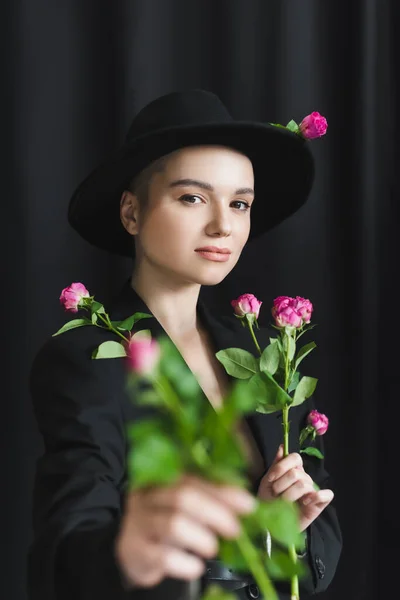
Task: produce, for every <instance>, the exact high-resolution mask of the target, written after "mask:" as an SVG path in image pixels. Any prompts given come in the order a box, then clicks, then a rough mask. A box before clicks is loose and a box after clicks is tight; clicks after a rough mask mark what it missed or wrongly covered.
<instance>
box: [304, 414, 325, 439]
mask: <svg viewBox="0 0 400 600" xmlns="http://www.w3.org/2000/svg"><path fill="white" fill-rule="evenodd" d="M307 423H308V424H309V425H311V427H313V429H314V430H315V433H316V434H317V435H324V433H326V432H327V431H328V427H329V419H328V417H327V416H326V415H324V414H323V413H320V412H318V411H317V410H312V411H311V412H310V413H309V415H308V417H307Z"/></svg>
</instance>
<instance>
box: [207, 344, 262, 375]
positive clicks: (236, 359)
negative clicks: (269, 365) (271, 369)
mask: <svg viewBox="0 0 400 600" xmlns="http://www.w3.org/2000/svg"><path fill="white" fill-rule="evenodd" d="M215 356H216V357H217V359H218V360H219V361H220V362H221V363H222V364H223V365H224V367H225V370H226V372H227V373H228V375H231V376H232V377H237V378H238V379H249V378H250V377H251V376H252V375H254V374H255V373H258V372H259V370H260V369H259V364H258V360H257V359H256V358H255V356H253V354H251V353H250V352H247V350H243V349H242V348H227V349H226V350H220V351H219V352H217V353H216V355H215Z"/></svg>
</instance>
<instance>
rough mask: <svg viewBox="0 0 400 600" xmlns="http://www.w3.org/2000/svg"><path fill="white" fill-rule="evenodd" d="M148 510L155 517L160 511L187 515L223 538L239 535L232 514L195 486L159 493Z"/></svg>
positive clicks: (220, 503)
mask: <svg viewBox="0 0 400 600" xmlns="http://www.w3.org/2000/svg"><path fill="white" fill-rule="evenodd" d="M149 499H150V496H149ZM147 508H148V510H149V512H151V513H152V514H154V509H157V508H159V509H160V508H161V509H162V510H163V511H168V512H169V514H174V515H176V514H178V513H184V514H185V515H186V517H190V518H191V519H192V520H194V521H196V522H198V523H200V524H202V525H205V526H206V527H209V528H210V529H212V530H213V531H214V532H216V533H218V534H219V535H221V536H223V537H228V538H233V537H235V536H237V535H238V534H239V532H240V523H239V520H238V518H237V516H236V515H235V513H234V512H233V510H232V509H231V508H229V507H228V506H226V505H224V504H223V503H222V502H219V501H218V500H217V499H216V498H214V497H212V496H211V495H210V494H206V493H204V491H203V490H201V489H200V488H196V487H194V486H190V485H188V486H182V487H181V488H175V489H172V488H169V489H167V488H165V489H163V490H161V489H160V490H157V491H156V492H155V493H154V494H153V495H152V496H151V500H150V501H149V503H148V506H147Z"/></svg>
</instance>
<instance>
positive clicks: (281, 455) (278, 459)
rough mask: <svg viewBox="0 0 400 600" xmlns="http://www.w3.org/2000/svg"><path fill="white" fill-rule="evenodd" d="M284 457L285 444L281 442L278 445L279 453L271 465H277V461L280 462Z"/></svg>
mask: <svg viewBox="0 0 400 600" xmlns="http://www.w3.org/2000/svg"><path fill="white" fill-rule="evenodd" d="M282 458H283V444H280V445H279V447H278V450H277V453H276V454H275V458H274V460H273V461H272V463H271V467H272V466H273V465H275V464H276V463H277V462H279V461H280V460H281V459H282ZM271 467H270V468H271Z"/></svg>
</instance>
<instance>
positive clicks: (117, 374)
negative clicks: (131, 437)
mask: <svg viewBox="0 0 400 600" xmlns="http://www.w3.org/2000/svg"><path fill="white" fill-rule="evenodd" d="M89 329H90V330H91V331H92V332H93V331H94V330H95V331H100V330H96V329H95V328H81V329H80V330H74V331H71V332H67V333H64V334H62V335H60V336H58V337H55V338H51V339H50V340H49V341H48V342H47V343H46V344H45V345H44V346H43V347H42V349H41V350H40V351H39V352H38V354H37V355H36V357H35V359H34V362H33V364H32V368H31V374H30V392H31V398H32V402H33V408H34V413H35V417H36V420H37V424H38V427H39V431H40V433H41V435H42V438H43V442H44V453H43V455H42V456H41V457H39V459H38V461H37V466H36V474H35V481H34V490H33V532H34V536H33V541H32V543H31V546H30V548H29V551H28V565H27V566H28V593H29V598H30V600H71V599H72V598H73V599H74V600H128V599H129V600H130V599H132V600H142V599H143V600H145V599H148V600H150V599H151V600H158V598H160V599H161V598H169V597H171V598H172V597H174V598H181V597H184V596H182V594H183V593H184V586H185V583H184V582H183V581H177V580H168V579H166V580H164V581H163V582H162V583H161V584H160V585H159V586H155V587H154V588H149V589H140V588H138V589H136V590H130V591H127V589H126V588H125V587H124V585H123V582H122V576H121V573H120V571H119V569H118V566H117V562H116V559H115V556H114V541H115V538H116V535H117V533H118V529H119V525H120V518H121V513H122V510H123V492H124V487H125V485H126V476H125V457H126V450H127V449H126V435H125V418H124V414H123V412H122V411H123V402H122V399H123V397H124V393H125V389H124V382H125V377H124V369H125V365H124V361H123V360H121V359H107V360H92V359H91V358H90V351H91V349H93V348H94V347H96V346H97V345H98V344H99V343H100V342H101V341H104V340H100V339H97V340H95V339H93V343H92V344H86V343H82V339H86V338H84V336H85V335H87V334H86V333H84V334H83V333H82V332H83V330H89ZM90 335H93V334H89V336H90ZM94 335H95V336H96V334H94ZM89 347H91V348H90V349H89Z"/></svg>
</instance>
